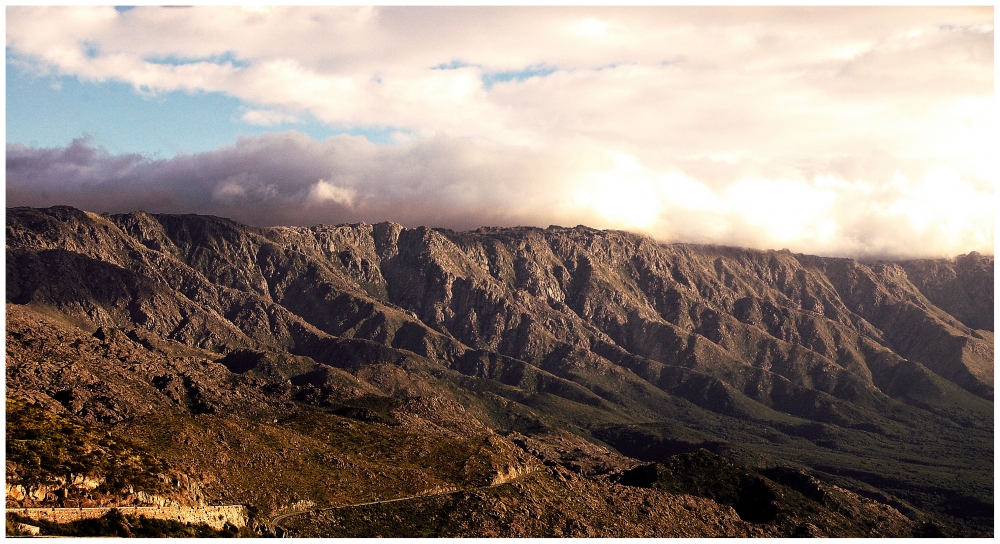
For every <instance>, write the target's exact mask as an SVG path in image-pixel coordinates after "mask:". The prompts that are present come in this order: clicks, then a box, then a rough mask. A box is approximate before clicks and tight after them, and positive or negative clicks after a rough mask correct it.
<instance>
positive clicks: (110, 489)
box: [7, 397, 170, 494]
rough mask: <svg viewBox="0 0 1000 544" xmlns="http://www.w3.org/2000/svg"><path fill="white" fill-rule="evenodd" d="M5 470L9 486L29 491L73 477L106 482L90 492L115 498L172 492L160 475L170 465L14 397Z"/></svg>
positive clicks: (10, 404) (10, 402) (9, 403)
mask: <svg viewBox="0 0 1000 544" xmlns="http://www.w3.org/2000/svg"><path fill="white" fill-rule="evenodd" d="M12 463H13V466H12V465H11V464H12ZM7 466H8V470H7V483H9V484H12V485H23V486H24V487H26V488H29V487H32V486H37V485H39V484H44V485H58V484H65V483H66V481H67V479H69V478H70V475H86V476H87V477H89V478H92V479H96V480H99V479H101V478H103V482H102V483H101V484H100V485H99V486H97V488H95V489H94V490H93V491H92V492H91V493H95V494H102V493H110V494H117V493H121V492H122V490H124V489H127V488H130V487H131V488H132V489H133V490H135V491H140V490H141V491H145V492H147V493H159V492H163V491H167V490H169V488H170V487H169V483H168V482H166V481H164V480H163V479H162V478H160V476H159V475H160V474H163V473H164V472H166V470H167V465H166V464H165V463H164V462H163V460H162V459H160V458H159V457H157V456H156V455H154V454H153V453H151V452H150V451H149V450H148V449H146V448H143V447H141V446H139V445H137V444H135V443H133V442H131V441H129V440H126V439H122V438H113V437H112V435H111V433H108V432H106V431H103V430H100V429H96V428H93V427H90V426H88V425H85V424H80V423H75V422H73V421H71V420H70V419H69V418H67V417H65V416H62V415H59V414H55V413H52V412H50V411H48V410H46V409H44V408H41V407H38V406H34V405H31V404H28V403H26V402H24V401H22V400H19V399H13V398H10V397H8V398H7ZM11 468H13V470H11Z"/></svg>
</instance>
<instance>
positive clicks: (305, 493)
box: [6, 207, 994, 537]
mask: <svg viewBox="0 0 1000 544" xmlns="http://www.w3.org/2000/svg"><path fill="white" fill-rule="evenodd" d="M6 243H7V264H6V273H7V282H6V293H7V294H6V297H7V298H6V302H7V304H6V341H7V343H6V355H7V357H6V372H7V374H6V380H7V381H6V384H7V412H6V413H7V471H6V474H7V495H6V497H7V507H8V509H10V508H15V507H16V508H21V507H38V506H62V507H73V508H75V507H78V506H123V505H144V504H152V505H161V506H163V505H167V506H171V507H176V508H187V507H197V506H199V505H243V506H244V507H245V508H246V526H245V527H243V528H241V529H240V531H241V533H240V534H243V535H249V536H253V535H272V534H280V535H287V536H477V537H487V536H621V537H632V536H651V537H652V536H838V537H851V536H891V537H903V536H992V534H993V402H994V401H993V360H994V356H993V353H994V352H993V308H994V303H993V257H992V256H986V255H979V254H976V253H972V254H969V255H964V256H960V257H957V258H955V259H953V260H909V261H901V262H859V261H855V260H851V259H845V258H826V257H818V256H811V255H802V254H794V253H790V252H788V251H759V250H751V249H741V248H734V247H721V246H706V245H693V244H667V245H663V244H658V243H656V242H655V241H653V240H652V239H649V238H647V237H643V236H639V235H635V234H631V233H627V232H621V231H602V230H595V229H591V228H587V227H583V226H578V227H575V228H563V227H555V226H553V227H549V228H546V229H541V228H528V227H516V228H489V227H484V228H480V229H478V230H475V231H470V232H453V231H451V230H447V229H432V228H426V227H419V228H414V229H408V228H403V227H402V226H400V225H397V224H394V223H379V224H375V225H368V224H364V223H361V224H355V225H338V226H328V225H319V226H314V227H273V228H257V227H249V226H245V225H241V224H238V223H235V222H233V221H230V220H227V219H222V218H217V217H208V216H198V215H160V214H148V213H144V212H133V213H129V214H124V215H107V214H103V215H98V214H94V213H90V212H85V211H81V210H77V209H73V208H69V207H53V208H48V209H32V208H8V209H7V230H6ZM390 499H405V500H400V501H394V502H385V501H388V500H390ZM361 503H372V504H368V505H366V506H352V505H358V504H361ZM286 514H288V515H286ZM19 519H21V521H22V522H24V520H23V519H22V518H19ZM8 521H10V518H9V520H8ZM26 523H29V524H30V521H29V522H26ZM10 527H11V525H10V523H8V531H10V530H11V529H10ZM227 527H229V526H227ZM44 530H45V528H44V527H43V531H44ZM227 530H228V529H227Z"/></svg>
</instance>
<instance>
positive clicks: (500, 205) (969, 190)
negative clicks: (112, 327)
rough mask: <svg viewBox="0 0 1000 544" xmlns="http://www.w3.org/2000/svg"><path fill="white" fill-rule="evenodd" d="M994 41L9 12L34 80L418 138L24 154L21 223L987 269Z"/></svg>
mask: <svg viewBox="0 0 1000 544" xmlns="http://www.w3.org/2000/svg"><path fill="white" fill-rule="evenodd" d="M993 32H994V27H993V9H992V8H990V7H973V8H925V7H913V8H874V7H863V8H851V7H807V8H752V7H717V8H662V7H641V8H627V9H624V8H601V7H563V8H533V7H511V8H496V7H475V8H473V7H468V8H434V7H407V8H404V7H377V8H373V7H367V8H353V7H338V8H328V7H316V8H312V7H308V8H268V9H251V10H246V9H240V8H232V7H220V8H190V9H161V8H154V7H137V8H135V9H132V10H129V11H127V12H124V13H119V12H117V11H116V10H114V9H113V8H110V7H108V8H48V7H11V8H8V10H7V42H6V43H7V51H8V62H9V63H10V64H11V65H13V66H15V67H18V69H22V70H29V71H34V72H36V73H51V74H58V75H63V76H72V77H77V78H80V79H81V80H84V81H90V82H95V83H99V82H105V81H117V82H125V83H127V84H130V85H132V86H134V87H135V88H136V89H137V90H139V91H140V92H143V93H146V94H151V95H155V94H158V93H166V92H171V91H183V92H189V93H192V94H197V93H206V92H207V93H222V94H225V95H227V96H231V97H235V98H237V99H239V100H240V101H242V103H243V105H244V106H243V107H244V108H245V110H243V111H244V112H245V113H244V114H243V120H244V121H245V122H249V123H253V124H258V125H263V126H274V125H278V124H284V123H294V122H297V121H299V120H304V119H316V120H319V121H320V122H322V123H326V124H327V125H328V126H330V127H336V128H337V129H344V130H348V129H357V128H359V127H385V128H386V129H387V130H390V131H393V133H394V134H399V135H401V136H400V137H399V138H394V139H392V142H393V144H392V145H387V146H375V145H372V144H371V143H370V142H368V141H367V140H365V139H364V138H352V137H348V136H340V137H336V138H331V139H328V140H326V141H324V142H315V141H312V140H310V139H309V138H306V137H305V136H302V135H301V134H297V133H281V134H271V135H264V136H260V137H255V138H246V139H242V140H240V141H238V142H236V143H235V144H234V145H229V146H223V147H221V148H219V149H216V150H214V151H210V152H206V153H200V154H195V155H178V156H176V157H173V158H170V159H163V160H147V159H144V158H142V157H140V156H132V155H129V156H112V155H109V154H107V153H106V152H104V151H102V150H101V149H100V148H97V147H94V145H93V144H92V143H88V142H87V141H85V140H81V141H78V142H74V143H73V144H72V145H70V146H68V147H67V148H65V149H32V148H27V147H24V146H20V145H17V144H15V145H9V146H8V149H7V159H8V162H7V174H8V187H7V194H8V202H9V203H16V204H32V205H48V204H55V203H71V204H76V205H79V206H82V207H86V208H90V209H97V210H99V211H100V210H112V211H125V210H129V209H134V208H146V209H150V210H152V211H175V212H185V213H189V212H199V213H216V214H219V215H227V216H230V217H234V218H236V219H240V220H242V221H246V222H250V223H255V224H278V223H298V224H302V223H313V222H340V221H359V220H364V221H379V220H395V221H398V222H402V223H406V224H409V225H417V224H427V225H434V226H449V227H454V228H472V227H476V226H480V225H483V224H536V225H542V226H545V225H548V224H550V223H556V224H568V225H575V224H578V223H584V224H589V225H592V226H597V227H614V228H628V229H634V230H639V231H643V232H647V233H649V234H651V235H653V236H656V237H657V238H658V239H660V240H663V241H674V240H681V241H697V242H712V243H728V244H740V245H750V246H755V247H788V248H790V249H793V250H797V251H804V252H810V253H825V254H839V255H852V256H863V255H950V254H955V253H959V252H966V251H970V250H977V251H981V252H992V245H993V235H992V233H993V215H992V211H990V210H988V209H987V206H986V205H985V204H984V203H992V201H993V195H994V187H995V184H996V181H997V176H998V172H997V168H996V160H995V159H994V156H995V152H994V150H993V149H992V146H994V145H995V144H994V142H995V141H996V133H995V130H996V128H995V127H996V110H995V106H994V97H993V93H994V89H993V82H994V69H993V65H994V57H993ZM60 199H62V200H60Z"/></svg>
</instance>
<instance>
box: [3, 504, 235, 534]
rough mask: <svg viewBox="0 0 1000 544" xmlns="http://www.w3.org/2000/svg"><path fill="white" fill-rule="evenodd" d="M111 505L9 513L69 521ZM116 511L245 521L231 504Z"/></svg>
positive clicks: (216, 523) (217, 525) (215, 522)
mask: <svg viewBox="0 0 1000 544" xmlns="http://www.w3.org/2000/svg"><path fill="white" fill-rule="evenodd" d="M110 510H111V508H8V509H7V512H8V513H13V514H21V515H23V516H27V517H29V518H31V519H35V520H45V521H52V522H56V523H69V522H71V521H76V520H80V519H93V518H99V517H101V516H103V515H104V514H107V513H108V512H109V511H110ZM118 511H120V512H122V513H123V514H129V515H135V516H146V517H147V518H155V519H167V520H174V521H179V522H181V523H204V524H206V525H208V526H209V527H212V528H213V529H222V527H223V526H225V524H226V523H227V522H228V523H231V524H232V525H234V526H236V527H244V526H246V524H247V511H246V507H245V506H242V505H238V504H236V505H230V506H193V507H190V506H167V507H157V506H120V507H118Z"/></svg>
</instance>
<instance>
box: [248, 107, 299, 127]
mask: <svg viewBox="0 0 1000 544" xmlns="http://www.w3.org/2000/svg"><path fill="white" fill-rule="evenodd" d="M240 118H241V119H243V120H244V121H246V122H247V123H250V124H253V125H263V126H273V125H280V124H282V123H294V122H296V121H298V117H296V116H294V115H290V114H287V113H284V112H280V111H274V110H249V111H246V112H244V113H243V115H242V116H240Z"/></svg>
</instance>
